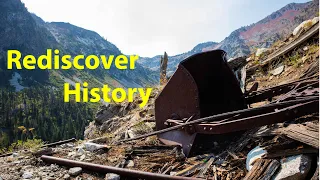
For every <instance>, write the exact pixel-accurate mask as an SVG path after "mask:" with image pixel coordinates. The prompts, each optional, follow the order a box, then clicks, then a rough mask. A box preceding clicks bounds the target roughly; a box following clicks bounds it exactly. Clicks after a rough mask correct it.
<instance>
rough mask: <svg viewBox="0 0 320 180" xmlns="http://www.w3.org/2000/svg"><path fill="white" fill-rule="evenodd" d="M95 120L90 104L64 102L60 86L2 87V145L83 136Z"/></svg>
mask: <svg viewBox="0 0 320 180" xmlns="http://www.w3.org/2000/svg"><path fill="white" fill-rule="evenodd" d="M92 119H93V109H92V107H91V106H90V105H89V104H87V103H75V102H70V103H65V102H64V101H63V93H62V90H61V89H58V90H54V89H53V88H51V87H33V88H27V89H24V90H23V91H21V92H12V91H9V90H5V89H0V135H1V136H0V148H4V147H8V145H9V144H10V143H12V142H17V141H18V140H22V141H28V139H34V138H37V139H42V140H44V141H48V142H54V141H59V140H63V139H68V138H73V137H74V138H78V139H80V138H83V132H84V129H85V127H86V126H87V125H88V124H89V121H90V120H92Z"/></svg>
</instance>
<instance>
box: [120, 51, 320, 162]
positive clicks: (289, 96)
mask: <svg viewBox="0 0 320 180" xmlns="http://www.w3.org/2000/svg"><path fill="white" fill-rule="evenodd" d="M224 57H225V53H224V51H221V50H218V51H210V52H205V53H200V54H197V55H194V56H191V57H189V58H187V59H186V60H185V61H183V62H181V63H180V65H179V67H178V69H177V71H176V72H175V73H174V75H173V76H172V77H171V79H170V80H169V82H168V84H167V85H166V86H165V87H164V89H163V90H162V92H161V93H160V94H159V96H158V97H157V99H156V102H155V105H156V109H155V110H156V113H155V115H156V125H157V131H154V132H152V133H150V134H146V135H142V136H137V137H135V138H132V139H125V140H122V141H120V142H125V141H130V140H135V139H140V138H145V137H148V136H151V135H158V137H159V139H160V140H161V141H162V142H163V143H164V144H167V145H180V146H182V147H183V150H184V153H185V154H186V155H187V156H188V155H189V153H190V152H191V151H192V147H193V144H197V142H195V140H196V136H197V135H198V134H225V133H230V132H236V131H241V130H246V129H251V128H254V127H259V126H263V125H268V124H274V123H279V122H284V121H286V120H288V119H293V118H295V117H299V116H303V115H306V114H309V113H312V112H317V111H318V107H319V105H318V103H319V100H318V97H319V82H318V79H316V80H315V79H314V78H315V77H308V78H305V79H301V80H298V81H294V82H291V83H288V84H284V85H280V86H276V87H272V88H269V89H264V90H260V91H253V92H248V93H246V94H243V93H242V92H241V90H240V87H239V84H237V82H236V78H235V76H234V74H233V73H232V71H231V69H230V68H229V66H228V64H227V62H226V61H225V59H224ZM195 63H198V64H200V65H201V68H198V67H197V68H194V67H196V66H195ZM213 67H216V68H218V69H212V68H213ZM199 69H201V71H200V70H199ZM222 76H223V78H224V79H227V80H226V82H230V83H229V84H228V83H225V82H224V81H220V80H219V79H220V78H221V77H222ZM212 84H215V85H217V87H219V88H215V87H212ZM187 87H189V88H187ZM173 88H175V90H173ZM176 88H178V90H176ZM254 89H256V87H255V88H254ZM273 98H274V99H275V100H274V101H272V99H273ZM266 99H269V100H270V101H271V102H270V104H268V105H265V106H262V107H258V108H249V109H246V108H247V106H249V105H250V104H253V103H257V102H260V101H264V100H266ZM190 117H192V119H190ZM186 118H189V119H188V120H186Z"/></svg>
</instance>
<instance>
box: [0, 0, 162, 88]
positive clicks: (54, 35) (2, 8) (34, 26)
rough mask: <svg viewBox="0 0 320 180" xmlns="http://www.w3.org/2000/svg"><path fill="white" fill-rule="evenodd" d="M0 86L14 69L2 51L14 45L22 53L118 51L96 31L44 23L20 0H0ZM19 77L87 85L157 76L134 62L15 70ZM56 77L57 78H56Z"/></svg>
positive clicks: (29, 82) (143, 82) (133, 82)
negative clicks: (125, 66) (129, 66)
mask: <svg viewBox="0 0 320 180" xmlns="http://www.w3.org/2000/svg"><path fill="white" fill-rule="evenodd" d="M0 14H1V17H0V36H1V39H0V75H1V77H4V78H1V80H0V87H7V88H12V87H11V86H10V82H9V80H10V79H11V77H12V75H13V74H14V72H15V71H8V70H7V68H6V66H7V65H6V63H7V60H6V51H7V50H8V49H18V50H19V51H21V53H22V54H32V55H34V56H36V57H37V56H39V55H41V54H45V53H46V49H49V48H51V49H59V50H60V54H71V55H77V54H84V55H89V54H95V55H100V54H104V55H110V54H114V55H119V54H121V51H120V50H119V49H118V48H117V47H116V46H115V45H114V44H112V43H110V42H108V41H107V40H105V39H103V38H102V37H101V36H100V35H99V34H97V33H96V32H93V31H89V30H86V29H83V28H80V27H77V26H74V25H72V24H69V23H63V22H53V23H46V22H44V21H43V20H42V19H41V18H39V17H37V16H36V15H33V14H30V13H29V12H28V11H27V9H26V8H25V6H24V4H22V3H21V1H20V0H2V1H1V2H0ZM16 73H18V75H20V76H21V77H22V78H21V80H20V83H21V84H22V85H24V86H33V85H35V84H40V85H44V84H53V85H55V86H56V85H57V83H52V79H55V80H54V82H57V81H61V80H63V81H66V80H70V81H84V80H88V81H90V82H93V83H91V85H96V86H97V85H99V86H98V87H100V86H102V85H101V84H110V85H111V86H112V87H144V86H150V85H154V84H155V83H156V82H157V79H158V78H157V76H152V75H151V76H150V74H153V72H152V71H150V70H149V69H145V68H143V67H142V66H141V65H139V64H136V69H135V70H125V71H123V70H118V69H116V68H115V67H112V68H111V69H110V70H105V69H103V68H102V67H99V68H98V69H96V70H93V71H92V70H90V71H89V70H85V71H79V70H76V69H71V70H67V71H66V70H57V71H44V70H39V69H36V70H32V71H30V70H19V71H16ZM59 78H61V79H60V80H59Z"/></svg>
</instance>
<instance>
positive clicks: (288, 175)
mask: <svg viewBox="0 0 320 180" xmlns="http://www.w3.org/2000/svg"><path fill="white" fill-rule="evenodd" d="M300 31H301V32H299V33H303V31H305V30H300ZM296 36H298V35H295V36H294V35H291V36H290V37H289V38H287V39H286V40H284V41H281V42H277V44H275V45H274V46H272V47H271V48H269V49H264V50H257V52H259V53H257V52H256V53H254V54H252V55H251V56H249V57H248V58H247V60H246V61H247V66H246V68H250V67H251V66H254V65H256V64H259V63H261V62H263V60H264V59H266V58H267V57H268V55H270V54H271V53H272V52H274V51H275V50H277V49H279V48H281V47H283V46H285V44H289V43H290V42H292V41H294V40H295V38H296ZM318 43H319V37H318V36H315V37H314V38H312V39H311V40H308V41H307V42H305V43H303V44H302V45H300V46H299V47H297V48H295V50H294V51H292V52H290V53H289V54H288V55H286V56H283V57H281V58H278V59H277V61H276V63H273V64H271V65H269V66H267V67H264V68H261V69H258V70H257V71H256V72H255V73H254V74H252V75H250V76H247V77H246V78H245V79H246V81H245V83H244V84H246V86H245V89H247V90H249V89H250V88H251V86H252V85H253V84H254V83H256V82H258V83H259V88H258V89H265V88H269V87H274V86H277V85H280V84H284V83H288V82H292V81H294V80H297V79H300V78H303V77H305V76H313V75H317V76H318V71H319V70H318V65H317V64H318V63H319V45H318ZM315 64H316V66H315ZM315 67H316V68H315ZM310 73H311V74H310ZM160 89H161V87H160V88H158V89H154V90H153V94H152V95H151V96H150V101H149V103H148V105H147V106H145V107H144V108H143V109H140V108H139V107H138V104H139V101H140V99H139V98H136V99H135V100H134V102H133V103H122V104H112V105H108V106H101V107H100V109H99V110H98V112H97V114H96V117H95V120H94V121H93V122H91V123H90V125H89V126H88V127H87V128H86V130H85V132H84V134H85V140H79V141H76V142H69V143H66V144H62V145H59V146H55V147H52V148H43V149H36V150H32V151H31V150H24V151H22V150H16V151H15V152H14V153H13V154H11V155H9V156H5V157H0V163H1V164H0V180H1V179H5V180H6V179H10V180H11V179H120V176H119V175H117V174H111V173H109V174H99V173H93V172H90V171H86V170H84V169H81V168H79V167H73V168H69V167H64V166H58V165H54V164H46V163H44V162H43V161H42V160H41V159H40V155H42V154H47V155H52V156H54V157H60V158H66V159H70V160H76V161H82V162H90V163H95V164H101V165H108V166H113V167H119V168H127V169H133V170H140V171H146V172H153V173H162V174H167V175H176V176H189V177H190V176H192V177H198V178H212V179H259V178H261V177H263V179H270V178H272V179H311V178H314V179H317V177H318V149H319V145H318V143H316V144H314V141H316V142H318V141H319V139H318V134H319V127H318V126H319V124H318V122H319V116H318V113H314V114H310V115H307V116H303V117H300V118H297V119H292V120H288V122H286V123H279V124H275V125H271V126H263V127H260V128H255V129H250V130H248V131H246V132H244V133H242V134H239V135H237V136H234V137H231V138H229V139H228V141H227V142H224V143H223V142H218V141H214V140H213V139H208V140H207V141H208V143H212V141H213V144H214V148H213V149H211V150H210V151H201V150H199V151H198V152H197V154H198V155H195V156H192V157H188V158H187V157H185V155H184V154H183V152H182V150H181V147H179V146H166V145H163V144H161V143H160V142H159V141H158V139H157V137H156V136H150V137H147V138H145V139H139V140H135V141H130V142H126V143H117V142H118V141H119V140H122V139H128V138H133V137H136V136H138V135H141V134H146V133H149V132H152V131H154V130H155V117H154V100H155V98H156V96H157V94H158V93H159V92H160ZM266 103H268V102H267V101H266V102H262V103H260V104H256V105H255V106H261V105H264V104H266ZM288 124H289V125H288ZM294 130H297V131H301V132H302V131H304V132H308V133H309V134H306V137H305V138H304V139H308V138H309V139H308V140H309V141H308V142H306V141H303V140H301V138H300V139H299V138H297V137H292V136H290V133H288V132H289V131H290V132H292V131H294ZM312 138H313V139H312ZM302 139H303V138H302ZM209 141H210V142H209ZM268 175H270V176H268ZM121 178H122V179H124V177H121Z"/></svg>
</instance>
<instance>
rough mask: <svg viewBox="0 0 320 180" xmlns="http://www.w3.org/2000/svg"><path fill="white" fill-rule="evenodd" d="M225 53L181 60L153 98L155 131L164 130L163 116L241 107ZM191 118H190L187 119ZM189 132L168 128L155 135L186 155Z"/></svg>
mask: <svg viewBox="0 0 320 180" xmlns="http://www.w3.org/2000/svg"><path fill="white" fill-rule="evenodd" d="M225 56H226V53H225V52H224V51H222V50H214V51H209V52H203V53H199V54H196V55H193V56H190V57H189V58H187V59H185V60H184V61H182V62H181V63H180V64H179V66H178V68H177V70H176V72H175V73H174V74H173V76H172V77H171V78H170V80H169V82H168V83H167V85H166V86H165V87H164V89H163V90H162V92H161V93H160V94H159V95H158V97H157V99H156V101H155V118H156V127H157V130H162V129H165V128H166V127H167V126H166V125H165V122H166V120H167V119H183V118H189V117H190V116H191V115H194V118H193V119H199V118H201V117H207V116H211V115H215V114H220V113H224V112H229V111H234V110H239V109H245V108H246V107H247V106H246V104H245V100H244V96H243V94H242V91H241V89H240V86H239V82H238V81H237V79H236V77H235V75H234V74H233V71H232V70H231V69H230V67H229V65H228V64H227V62H226V58H225ZM191 121H192V120H191ZM195 136H196V135H195V134H194V133H193V132H190V131H188V132H185V131H181V132H179V131H170V132H166V133H162V134H160V135H158V137H159V139H160V141H162V142H163V143H165V144H170V145H172V144H175V145H176V144H179V145H182V146H183V149H184V153H185V154H186V155H188V154H189V152H190V150H191V147H192V144H193V143H195V142H193V141H194V139H195Z"/></svg>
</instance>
